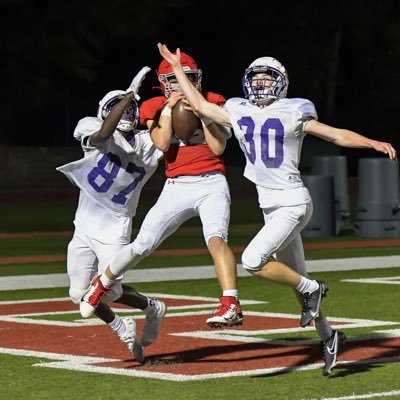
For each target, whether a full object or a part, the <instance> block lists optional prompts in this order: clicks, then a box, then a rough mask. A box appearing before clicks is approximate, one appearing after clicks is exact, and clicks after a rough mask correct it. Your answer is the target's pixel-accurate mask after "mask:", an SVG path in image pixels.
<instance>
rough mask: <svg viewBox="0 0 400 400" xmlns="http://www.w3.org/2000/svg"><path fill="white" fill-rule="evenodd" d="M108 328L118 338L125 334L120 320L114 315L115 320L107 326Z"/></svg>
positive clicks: (124, 328) (123, 325)
mask: <svg viewBox="0 0 400 400" xmlns="http://www.w3.org/2000/svg"><path fill="white" fill-rule="evenodd" d="M108 326H109V327H110V328H111V329H112V330H113V331H114V332H115V333H117V334H118V336H124V335H125V332H126V327H125V324H124V322H123V321H122V318H121V317H120V316H119V315H117V314H115V318H114V319H113V320H112V321H111V322H110V323H109V324H108Z"/></svg>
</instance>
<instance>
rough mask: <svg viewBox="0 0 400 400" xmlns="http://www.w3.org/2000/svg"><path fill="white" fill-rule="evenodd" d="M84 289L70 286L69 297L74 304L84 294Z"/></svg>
mask: <svg viewBox="0 0 400 400" xmlns="http://www.w3.org/2000/svg"><path fill="white" fill-rule="evenodd" d="M85 292H86V291H85V290H81V289H78V288H70V289H69V298H70V299H71V301H72V302H73V303H74V304H79V303H80V302H81V299H82V297H83V295H84V294H85Z"/></svg>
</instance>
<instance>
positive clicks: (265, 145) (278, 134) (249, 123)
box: [238, 117, 285, 168]
mask: <svg viewBox="0 0 400 400" xmlns="http://www.w3.org/2000/svg"><path fill="white" fill-rule="evenodd" d="M238 125H239V126H240V128H243V127H245V128H246V133H245V134H244V138H245V140H246V142H247V143H248V144H249V150H247V148H246V146H245V145H244V143H240V147H241V148H242V151H243V153H244V154H245V155H246V157H247V158H248V160H249V161H250V162H251V163H252V164H254V163H255V161H256V151H255V145H254V131H255V123H254V121H253V119H252V118H251V117H242V118H241V119H240V120H239V121H238ZM270 130H274V131H275V135H269V132H270ZM256 133H258V132H256ZM284 133H285V132H284V127H283V124H282V122H281V121H280V120H279V119H278V118H268V119H267V120H266V121H265V122H264V124H263V125H262V126H261V130H260V132H259V135H260V141H261V160H262V162H263V163H264V165H265V166H266V167H267V168H279V166H280V165H281V164H282V162H283V158H284V151H283V138H284ZM271 137H272V138H273V139H274V140H275V143H274V145H275V154H273V155H271V154H270V140H271Z"/></svg>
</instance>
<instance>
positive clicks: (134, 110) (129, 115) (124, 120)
mask: <svg viewBox="0 0 400 400" xmlns="http://www.w3.org/2000/svg"><path fill="white" fill-rule="evenodd" d="M125 94H126V92H125V90H112V91H111V92H108V93H107V94H106V95H105V96H104V97H103V98H102V99H101V100H100V101H99V108H98V110H97V118H100V119H102V120H104V119H105V118H106V117H107V115H108V114H110V112H111V110H112V109H113V108H114V106H115V105H116V104H117V103H118V102H119V101H120V100H121V99H122V98H123V97H124V96H125ZM138 121H139V108H138V105H137V103H136V100H134V99H132V100H131V103H130V104H129V106H128V108H127V109H126V110H125V112H124V113H123V114H122V117H121V119H120V121H119V123H118V125H117V129H118V130H119V131H121V132H130V131H132V130H133V129H135V128H136V126H137V124H138Z"/></svg>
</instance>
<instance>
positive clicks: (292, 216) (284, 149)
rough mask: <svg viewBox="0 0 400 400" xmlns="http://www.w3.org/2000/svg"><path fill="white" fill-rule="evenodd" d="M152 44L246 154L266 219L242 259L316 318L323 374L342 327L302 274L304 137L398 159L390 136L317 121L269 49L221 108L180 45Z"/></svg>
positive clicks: (320, 288)
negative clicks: (238, 93) (191, 71)
mask: <svg viewBox="0 0 400 400" xmlns="http://www.w3.org/2000/svg"><path fill="white" fill-rule="evenodd" d="M158 49H159V51H160V53H161V55H162V56H163V57H164V59H165V60H166V61H168V63H169V64H170V65H171V66H172V67H173V71H174V73H175V76H176V78H177V80H178V82H179V84H180V87H181V89H182V91H183V93H184V95H185V96H186V98H187V100H188V101H189V103H190V105H191V107H192V108H193V109H194V111H195V112H196V113H197V114H198V115H200V116H201V117H206V118H210V119H212V120H213V121H215V122H216V123H217V124H220V125H227V126H230V127H232V128H233V131H234V134H235V136H236V138H237V140H238V141H239V144H240V147H241V149H242V151H243V153H244V154H245V156H246V167H245V171H244V176H245V177H246V178H248V179H249V180H250V181H252V182H254V184H255V185H256V188H257V192H258V199H259V204H260V208H261V209H262V212H263V215H264V221H265V225H264V226H263V228H262V229H261V230H260V231H259V232H258V233H257V235H256V236H255V237H254V238H253V240H252V241H251V242H250V244H249V245H248V246H247V248H246V249H245V251H244V252H243V255H242V263H243V267H244V268H245V269H246V270H247V271H249V272H250V273H251V274H253V275H254V276H258V277H261V278H264V279H268V280H271V281H273V282H277V283H281V284H284V285H287V286H289V287H291V288H292V289H294V290H295V292H296V293H297V295H298V297H299V300H301V302H302V314H301V320H300V326H302V327H305V326H307V325H308V324H310V322H311V321H312V320H315V326H316V329H317V331H318V334H319V336H320V338H321V341H322V349H323V358H324V361H325V365H324V369H323V374H324V375H329V374H330V371H331V369H332V368H333V367H334V366H335V364H336V358H337V355H338V353H339V351H340V349H341V348H342V346H343V344H344V341H345V335H344V334H343V333H342V332H338V331H335V330H334V329H332V327H331V326H330V324H329V322H328V321H327V319H326V317H325V316H324V315H323V312H322V310H321V309H320V303H321V300H322V298H323V297H324V296H325V295H326V292H327V290H328V288H327V286H326V285H325V283H324V282H319V281H315V280H310V279H308V278H307V271H306V267H305V259H304V251H303V245H302V241H301V236H300V231H301V230H302V229H303V228H304V226H305V225H306V224H307V222H308V221H309V220H310V218H311V214H312V201H311V197H310V194H309V192H308V190H307V189H306V188H305V187H304V186H303V182H302V180H301V177H300V172H299V170H298V165H299V161H300V152H301V146H302V142H303V138H304V136H305V135H306V134H307V133H310V134H312V135H315V136H318V137H320V138H322V139H325V140H327V141H329V142H332V143H335V144H337V145H339V146H344V147H358V148H370V149H374V150H376V151H378V152H381V153H384V154H387V155H388V156H389V157H390V159H392V160H395V159H397V155H396V151H395V149H394V148H393V147H392V145H391V144H389V143H384V142H379V141H376V140H371V139H369V138H367V137H364V136H362V135H359V134H357V133H355V132H352V131H349V130H347V129H338V128H334V127H332V126H329V125H325V124H323V123H321V122H318V121H317V113H316V110H315V107H314V105H313V103H311V102H310V101H309V100H306V99H299V98H298V99H288V98H286V93H287V89H288V84H289V80H288V75H287V72H286V70H285V68H284V66H283V65H282V64H281V63H280V62H279V61H278V60H276V59H274V58H272V57H261V58H258V59H256V60H255V61H254V62H253V63H252V64H251V65H250V66H249V68H247V69H246V71H245V73H244V76H243V90H244V93H245V98H232V99H229V100H228V101H227V102H226V104H225V106H224V108H221V107H218V106H215V104H212V103H210V102H207V101H206V100H205V99H204V97H203V96H202V95H201V93H200V92H199V91H197V90H196V88H195V87H194V86H193V85H192V84H191V82H190V80H189V79H188V78H187V77H186V74H185V72H184V71H183V69H182V67H181V64H180V59H181V57H180V50H179V49H177V51H176V53H175V54H173V53H171V52H170V51H169V50H168V48H167V47H166V46H165V45H162V44H160V43H159V44H158Z"/></svg>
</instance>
